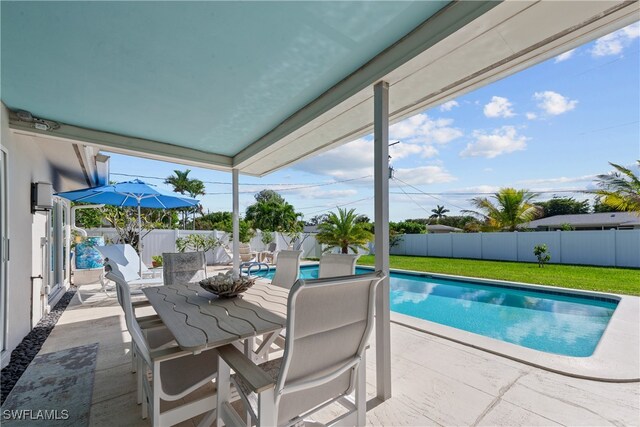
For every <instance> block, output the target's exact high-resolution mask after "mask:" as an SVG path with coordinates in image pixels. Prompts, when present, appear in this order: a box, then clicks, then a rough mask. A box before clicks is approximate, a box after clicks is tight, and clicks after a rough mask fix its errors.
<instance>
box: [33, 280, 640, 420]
mask: <svg viewBox="0 0 640 427" xmlns="http://www.w3.org/2000/svg"><path fill="white" fill-rule="evenodd" d="M99 289H100V287H99V285H95V286H91V285H89V286H83V287H82V292H83V298H84V299H85V304H84V305H82V304H80V303H79V302H78V299H77V296H75V297H74V299H73V300H72V301H71V303H70V304H69V306H68V308H67V310H66V311H65V313H64V314H63V315H62V317H61V318H60V320H59V321H58V324H57V325H56V327H55V329H54V330H53V332H52V333H51V335H50V336H49V338H48V339H47V341H46V342H45V344H44V346H43V348H42V350H41V352H40V354H46V353H52V352H56V351H61V350H65V349H69V348H72V347H77V346H82V345H86V344H91V343H96V342H97V343H98V344H99V350H98V353H97V363H96V370H95V378H94V386H93V395H92V398H91V408H90V425H92V426H107V425H109V426H111V425H128V426H135V425H140V426H144V425H148V424H149V423H148V421H147V420H143V419H141V417H140V406H138V405H137V404H136V398H135V393H136V392H135V389H136V387H135V386H136V385H135V375H133V374H132V373H131V370H130V367H131V365H130V358H129V354H128V351H129V341H130V337H129V334H128V333H127V331H126V325H125V321H124V316H123V313H122V309H121V308H120V307H119V306H118V304H117V302H116V300H115V298H107V297H105V295H104V293H102V292H100V290H99ZM146 310H149V309H148V308H147V309H146ZM373 340H374V339H373V337H372V341H373ZM374 345H375V344H374V343H373V342H372V348H371V349H370V350H369V353H368V374H367V379H368V383H369V384H368V386H367V391H368V398H369V402H368V411H367V424H368V425H393V426H397V425H408V426H424V425H509V426H516V425H521V426H524V425H527V426H529V425H556V424H559V425H599V426H600V425H629V426H630V425H638V422H639V419H638V414H639V413H640V403H639V402H640V386H639V384H638V383H603V382H595V381H587V380H580V379H575V378H571V377H567V376H562V375H558V374H554V373H551V372H547V371H544V370H541V369H537V368H534V367H531V366H528V365H524V364H521V363H518V362H514V361H511V360H508V359H505V358H502V357H499V356H495V355H493V354H489V353H486V352H484V351H481V350H477V349H474V348H471V347H467V346H464V345H461V344H457V343H454V342H451V341H448V340H445V339H441V338H437V337H434V336H431V335H428V334H425V333H422V332H418V331H415V330H412V329H409V328H406V327H404V326H400V325H397V324H392V325H391V345H392V347H391V355H392V361H391V362H392V363H391V366H392V381H393V393H394V394H393V397H392V398H391V399H389V400H387V401H385V402H383V403H379V404H377V403H376V400H375V399H374V395H375V384H374V382H375V364H374V362H375V358H374V357H373V355H374V354H375V348H373V347H374ZM196 394H197V392H196V393H193V394H192V395H190V396H188V397H187V399H192V398H196V396H195V395H196ZM60 409H61V408H60ZM163 409H164V408H163ZM332 409H333V407H330V408H327V409H326V410H325V412H330V411H331V410H332ZM320 415H321V416H322V415H323V414H320ZM327 415H329V414H327ZM198 421H199V419H198V418H194V419H192V420H191V422H185V423H182V424H181V425H192V423H193V425H197V422H198ZM320 421H321V420H320Z"/></svg>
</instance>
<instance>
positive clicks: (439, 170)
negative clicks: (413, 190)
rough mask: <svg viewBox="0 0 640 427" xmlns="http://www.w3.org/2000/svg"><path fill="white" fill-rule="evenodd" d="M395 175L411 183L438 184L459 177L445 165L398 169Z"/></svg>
mask: <svg viewBox="0 0 640 427" xmlns="http://www.w3.org/2000/svg"><path fill="white" fill-rule="evenodd" d="M394 176H395V177H396V178H398V179H399V180H401V181H404V182H406V183H407V184H411V185H423V184H438V183H443V182H452V181H455V180H456V179H457V178H456V177H455V176H453V175H451V173H449V171H447V170H446V169H445V168H444V167H442V166H437V165H431V166H420V167H417V168H406V169H402V168H400V169H396V170H395V172H394Z"/></svg>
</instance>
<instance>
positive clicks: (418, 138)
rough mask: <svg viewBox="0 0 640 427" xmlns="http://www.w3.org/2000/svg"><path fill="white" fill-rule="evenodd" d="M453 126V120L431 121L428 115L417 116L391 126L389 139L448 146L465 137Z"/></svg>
mask: <svg viewBox="0 0 640 427" xmlns="http://www.w3.org/2000/svg"><path fill="white" fill-rule="evenodd" d="M452 124H453V120H452V119H431V118H430V117H429V116H428V115H427V114H424V113H423V114H416V115H415V116H413V117H409V118H408V119H405V120H403V121H401V122H399V123H396V124H395V125H393V126H390V127H389V139H391V140H394V139H398V140H400V141H402V142H403V143H414V144H446V143H448V142H451V141H453V140H454V139H456V138H460V137H461V136H462V135H463V133H462V131H461V130H460V129H458V128H455V127H453V126H451V125H452ZM398 145H402V144H398Z"/></svg>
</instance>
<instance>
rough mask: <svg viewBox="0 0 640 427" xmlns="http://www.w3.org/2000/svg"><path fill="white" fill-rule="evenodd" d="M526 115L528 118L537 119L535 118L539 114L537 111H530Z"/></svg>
mask: <svg viewBox="0 0 640 427" xmlns="http://www.w3.org/2000/svg"><path fill="white" fill-rule="evenodd" d="M526 116H527V119H528V120H535V119H537V118H538V115H537V114H536V113H530V112H529V113H527V114H526Z"/></svg>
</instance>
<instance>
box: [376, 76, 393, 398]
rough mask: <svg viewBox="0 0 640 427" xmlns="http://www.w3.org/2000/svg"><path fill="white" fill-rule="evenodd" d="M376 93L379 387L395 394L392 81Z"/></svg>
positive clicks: (386, 394) (380, 394)
mask: <svg viewBox="0 0 640 427" xmlns="http://www.w3.org/2000/svg"><path fill="white" fill-rule="evenodd" d="M373 93H374V110H373V111H374V113H373V114H374V118H373V135H374V184H375V185H374V189H375V235H376V236H375V257H376V270H382V271H384V272H385V274H387V278H386V279H385V280H383V281H382V283H381V284H380V285H379V286H378V291H377V292H378V295H377V297H376V387H377V397H378V399H381V400H387V399H389V398H390V397H391V335H390V332H391V331H390V329H391V315H390V311H389V310H390V308H389V278H388V275H389V83H387V82H379V83H376V85H375V86H374V87H373Z"/></svg>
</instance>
